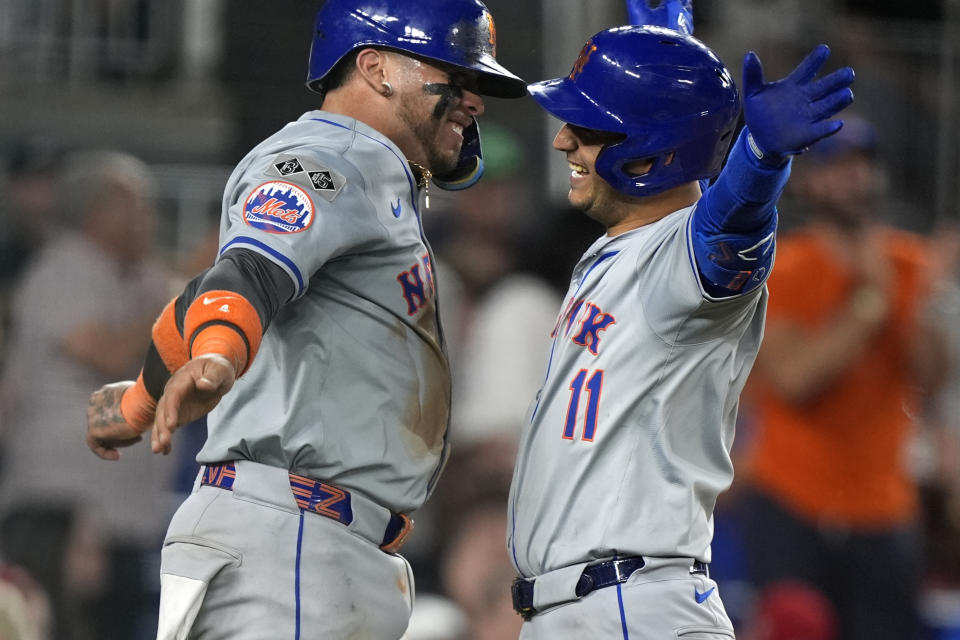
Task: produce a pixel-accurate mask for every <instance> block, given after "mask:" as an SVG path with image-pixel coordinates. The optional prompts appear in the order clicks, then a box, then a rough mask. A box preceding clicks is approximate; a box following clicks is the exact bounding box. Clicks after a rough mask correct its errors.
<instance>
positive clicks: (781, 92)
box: [743, 44, 854, 166]
mask: <svg viewBox="0 0 960 640" xmlns="http://www.w3.org/2000/svg"><path fill="white" fill-rule="evenodd" d="M829 56H830V48H829V47H828V46H827V45H825V44H821V45H818V46H817V47H815V48H814V49H813V51H811V52H810V54H809V55H808V56H807V57H806V58H805V59H804V60H803V62H801V63H800V64H799V65H797V68H796V69H794V70H793V71H792V72H791V73H790V75H788V76H787V77H785V78H783V79H782V80H777V81H776V82H764V80H763V66H762V65H761V64H760V59H759V58H758V57H757V54H755V53H754V52H753V51H751V52H749V53H748V54H747V55H746V56H745V57H744V59H743V114H744V119H745V120H746V123H747V129H749V131H750V138H749V140H750V148H751V150H752V151H753V152H754V153H755V154H756V155H757V157H758V158H760V159H761V160H762V161H763V162H764V163H767V164H769V165H770V166H778V165H781V164H783V163H784V162H786V160H787V157H788V156H791V155H796V154H798V153H803V152H804V151H806V150H807V149H808V148H809V147H810V146H811V145H813V144H814V143H815V142H816V141H817V140H821V139H823V138H826V137H827V136H829V135H833V134H834V133H836V132H837V131H839V130H840V128H841V127H842V126H843V121H842V120H830V118H831V117H833V116H835V115H836V114H837V113H839V112H840V111H842V110H843V109H844V108H845V107H847V106H848V105H849V104H850V103H851V102H853V91H851V90H850V84H851V83H852V82H853V76H854V74H853V69H851V68H850V67H843V68H842V69H837V70H836V71H834V72H833V73H830V74H828V75H826V76H824V77H822V78H819V79H818V78H816V75H817V73H818V72H819V71H820V68H821V67H822V66H823V63H824V62H826V60H827V58H828V57H829Z"/></svg>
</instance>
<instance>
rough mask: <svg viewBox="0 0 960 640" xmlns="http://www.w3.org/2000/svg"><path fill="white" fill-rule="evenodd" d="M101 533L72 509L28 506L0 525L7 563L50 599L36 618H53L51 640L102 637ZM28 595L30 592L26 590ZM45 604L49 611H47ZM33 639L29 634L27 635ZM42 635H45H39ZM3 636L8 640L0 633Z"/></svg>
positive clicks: (103, 570) (0, 541)
mask: <svg viewBox="0 0 960 640" xmlns="http://www.w3.org/2000/svg"><path fill="white" fill-rule="evenodd" d="M102 544H103V543H102V540H101V531H100V530H99V528H98V527H97V524H96V523H95V522H94V520H93V519H92V518H91V516H90V514H85V513H83V512H81V511H79V510H77V509H76V508H75V507H73V506H72V505H69V504H66V503H62V504H54V503H52V502H51V503H49V504H46V505H41V504H38V505H24V506H22V507H18V508H16V509H14V510H12V511H10V512H8V513H7V514H6V515H5V516H4V517H3V520H2V522H0V550H2V552H3V557H4V560H5V561H6V562H8V563H11V564H12V565H13V566H16V567H18V568H21V569H23V570H25V571H26V573H27V574H28V576H29V578H28V579H26V580H27V584H28V585H29V583H30V582H31V580H30V579H32V580H34V581H36V583H37V584H38V585H39V587H40V588H42V592H43V594H45V596H46V598H47V601H46V602H43V601H42V600H41V601H39V602H36V600H37V597H36V596H32V597H33V598H34V600H35V604H34V605H33V608H34V609H35V610H37V609H39V610H38V611H35V613H34V614H33V616H32V617H34V618H37V619H39V621H40V622H41V623H42V622H43V621H44V617H45V616H49V618H50V619H49V621H47V624H49V626H50V627H51V629H50V633H51V635H50V637H51V639H52V640H88V639H89V640H95V639H97V638H100V637H104V636H102V635H99V634H101V633H102V629H101V627H100V626H99V625H98V620H97V615H98V613H99V612H98V611H97V607H98V605H99V603H100V597H101V596H102V595H103V590H104V586H105V580H106V552H105V549H104V548H103V546H102ZM27 593H29V590H28V591H27ZM44 605H48V606H49V611H44V610H43V609H44ZM24 637H25V638H26V637H30V636H24ZM41 637H43V636H41ZM0 638H4V640H6V637H5V636H3V635H2V633H0Z"/></svg>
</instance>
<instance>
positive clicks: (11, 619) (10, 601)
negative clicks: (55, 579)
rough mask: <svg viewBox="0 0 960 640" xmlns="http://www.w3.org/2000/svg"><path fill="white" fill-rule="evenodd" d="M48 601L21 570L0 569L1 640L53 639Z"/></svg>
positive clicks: (11, 567)
mask: <svg viewBox="0 0 960 640" xmlns="http://www.w3.org/2000/svg"><path fill="white" fill-rule="evenodd" d="M51 623H52V619H51V611H50V599H49V598H48V597H47V593H46V591H44V589H43V587H41V586H40V585H39V584H38V583H37V581H36V580H34V579H33V577H32V576H30V574H29V573H27V572H26V571H25V570H24V569H21V568H20V567H16V566H13V565H6V566H2V567H0V638H2V639H3V640H56V639H55V638H54V636H53V635H52V629H51Z"/></svg>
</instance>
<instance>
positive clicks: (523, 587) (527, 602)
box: [510, 578, 537, 620]
mask: <svg viewBox="0 0 960 640" xmlns="http://www.w3.org/2000/svg"><path fill="white" fill-rule="evenodd" d="M510 595H511V596H512V597H513V610H514V611H516V612H517V613H519V614H520V617H522V618H523V619H524V620H529V619H530V618H532V617H533V614H535V613H536V612H537V610H536V609H534V608H533V583H532V582H530V581H529V580H524V579H523V578H516V579H515V580H514V581H513V584H512V585H510Z"/></svg>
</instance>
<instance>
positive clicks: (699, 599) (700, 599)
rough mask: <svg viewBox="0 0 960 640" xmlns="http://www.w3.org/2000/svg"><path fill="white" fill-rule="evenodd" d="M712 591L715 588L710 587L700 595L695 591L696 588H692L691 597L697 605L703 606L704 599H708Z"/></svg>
mask: <svg viewBox="0 0 960 640" xmlns="http://www.w3.org/2000/svg"><path fill="white" fill-rule="evenodd" d="M714 589H716V587H710V588H709V589H707V590H706V591H704V592H703V593H700V592H699V591H697V588H696V587H694V588H693V597H694V598H696V599H697V604H703V603H704V602H705V601H706V599H707V598H709V597H710V594H711V593H713V590H714Z"/></svg>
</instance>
